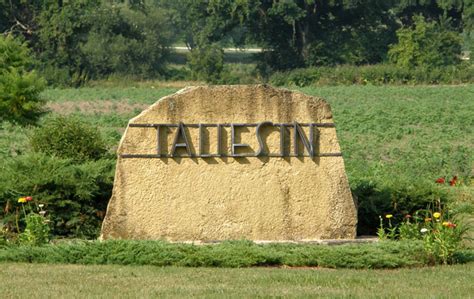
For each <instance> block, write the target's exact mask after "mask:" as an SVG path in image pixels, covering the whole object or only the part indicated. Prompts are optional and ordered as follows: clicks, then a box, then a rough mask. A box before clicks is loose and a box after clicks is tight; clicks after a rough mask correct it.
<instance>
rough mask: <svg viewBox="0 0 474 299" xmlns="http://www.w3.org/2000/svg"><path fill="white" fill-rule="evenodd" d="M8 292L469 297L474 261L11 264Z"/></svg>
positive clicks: (3, 290) (3, 287) (3, 288)
mask: <svg viewBox="0 0 474 299" xmlns="http://www.w3.org/2000/svg"><path fill="white" fill-rule="evenodd" d="M0 281H1V282H2V283H0V294H1V297H2V298H46V297H60V298H96V297H101V298H103V297H106V298H151V297H153V298H157V297H207V298H208V297H214V298H217V297H219V298H222V297H247V298H248V297H275V296H277V297H330V298H334V297H337V298H340V297H350V298H381V297H385V298H386V297H389V298H469V297H471V296H472V295H473V294H474V284H472V282H473V281H474V263H469V264H464V265H455V266H440V267H428V268H415V269H399V270H347V269H344V270H339V269H338V270H331V269H318V268H304V269H300V268H245V269H221V268H217V269H216V268H213V269H211V268H176V267H152V266H116V265H103V266H95V265H94V266H92V265H89V266H84V265H46V264H35V265H32V264H18V263H5V264H1V267H0Z"/></svg>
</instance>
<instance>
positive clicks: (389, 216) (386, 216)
mask: <svg viewBox="0 0 474 299" xmlns="http://www.w3.org/2000/svg"><path fill="white" fill-rule="evenodd" d="M392 217H393V215H392V214H387V215H385V218H387V219H390V218H392Z"/></svg>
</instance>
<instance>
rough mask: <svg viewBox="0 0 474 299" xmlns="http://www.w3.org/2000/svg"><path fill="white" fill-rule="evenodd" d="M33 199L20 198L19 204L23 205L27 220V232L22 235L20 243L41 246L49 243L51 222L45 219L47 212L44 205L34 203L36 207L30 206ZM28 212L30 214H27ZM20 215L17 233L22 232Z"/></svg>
mask: <svg viewBox="0 0 474 299" xmlns="http://www.w3.org/2000/svg"><path fill="white" fill-rule="evenodd" d="M31 202H33V197H31V196H25V197H20V198H18V203H20V204H21V205H22V210H23V214H24V216H25V217H24V218H25V223H26V227H25V230H24V231H23V232H22V233H20V235H19V240H20V243H23V244H29V245H41V244H46V243H48V242H49V231H50V228H49V225H48V222H49V220H48V219H47V218H46V217H45V215H46V211H45V210H43V208H44V204H37V203H36V202H35V203H34V207H33V206H32V205H31V204H30V203H31ZM27 210H28V212H27ZM18 218H19V215H18V213H17V221H16V226H17V231H18V232H20V225H19V220H18Z"/></svg>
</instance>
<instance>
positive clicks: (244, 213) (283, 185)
mask: <svg viewBox="0 0 474 299" xmlns="http://www.w3.org/2000/svg"><path fill="white" fill-rule="evenodd" d="M356 222H357V215H356V208H355V205H354V201H353V199H352V196H351V192H350V189H349V185H348V180H347V176H346V173H345V170H344V161H343V159H342V155H341V153H340V148H339V144H338V141H337V137H336V129H335V125H334V123H333V119H332V113H331V109H330V107H329V105H328V104H327V103H326V102H325V101H324V100H322V99H320V98H315V97H311V96H307V95H304V94H302V93H299V92H293V91H288V90H283V89H275V88H272V87H269V86H265V85H253V86H203V87H190V88H185V89H183V90H181V91H179V92H177V93H175V94H173V95H170V96H167V97H164V98H162V99H160V100H158V101H157V102H156V103H155V104H153V105H152V106H151V107H149V108H148V109H146V110H145V111H143V112H142V113H141V114H140V115H138V116H137V117H135V118H133V119H132V120H130V122H129V124H128V127H127V129H126V131H125V133H124V135H123V137H122V140H121V142H120V146H119V149H118V160H117V169H116V174H115V183H114V189H113V195H112V198H111V200H110V203H109V206H108V209H107V214H106V217H105V220H104V223H103V226H102V238H104V239H109V238H120V239H165V240H169V241H217V240H229V239H249V240H256V241H286V240H288V241H290V240H292V241H311V240H319V239H342V238H354V237H355V233H356Z"/></svg>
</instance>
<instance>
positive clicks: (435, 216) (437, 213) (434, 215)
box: [433, 212, 441, 219]
mask: <svg viewBox="0 0 474 299" xmlns="http://www.w3.org/2000/svg"><path fill="white" fill-rule="evenodd" d="M433 217H434V218H436V219H438V218H439V217H441V213H440V212H436V213H433Z"/></svg>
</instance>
